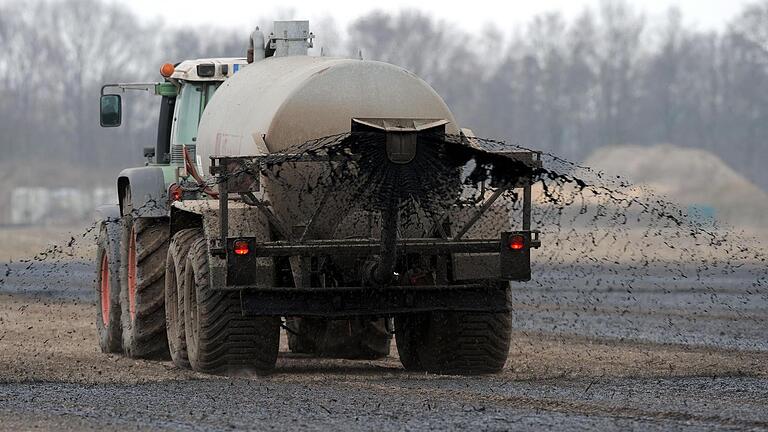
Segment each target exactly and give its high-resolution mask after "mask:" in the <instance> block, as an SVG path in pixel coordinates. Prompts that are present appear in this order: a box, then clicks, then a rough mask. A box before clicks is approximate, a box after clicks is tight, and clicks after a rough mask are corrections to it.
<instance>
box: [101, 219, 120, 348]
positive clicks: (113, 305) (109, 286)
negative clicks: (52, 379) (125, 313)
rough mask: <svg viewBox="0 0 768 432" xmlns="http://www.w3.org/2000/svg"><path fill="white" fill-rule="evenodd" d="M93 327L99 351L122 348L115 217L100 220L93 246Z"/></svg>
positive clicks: (118, 257)
mask: <svg viewBox="0 0 768 432" xmlns="http://www.w3.org/2000/svg"><path fill="white" fill-rule="evenodd" d="M96 304H97V305H98V307H97V308H96V311H97V312H96V331H97V333H98V335H99V347H100V348H101V352H105V353H119V352H122V351H123V340H122V337H123V334H122V332H123V329H122V325H121V323H120V314H121V311H120V230H119V227H118V226H117V223H116V222H115V221H104V222H102V223H101V229H100V230H99V239H98V241H97V249H96Z"/></svg>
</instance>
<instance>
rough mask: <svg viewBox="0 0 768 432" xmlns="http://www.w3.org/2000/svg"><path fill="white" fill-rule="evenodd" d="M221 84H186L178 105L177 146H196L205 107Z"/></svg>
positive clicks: (176, 122)
mask: <svg viewBox="0 0 768 432" xmlns="http://www.w3.org/2000/svg"><path fill="white" fill-rule="evenodd" d="M220 84H221V83H220V82H205V83H186V84H184V86H183V87H182V88H181V95H180V96H179V101H178V103H177V104H176V116H175V118H174V122H175V125H176V134H175V137H176V144H195V143H196V142H197V126H198V125H199V124H200V117H201V116H202V114H203V110H204V109H205V106H206V105H207V104H208V101H209V100H211V97H213V94H214V92H215V91H216V89H217V88H219V85H220Z"/></svg>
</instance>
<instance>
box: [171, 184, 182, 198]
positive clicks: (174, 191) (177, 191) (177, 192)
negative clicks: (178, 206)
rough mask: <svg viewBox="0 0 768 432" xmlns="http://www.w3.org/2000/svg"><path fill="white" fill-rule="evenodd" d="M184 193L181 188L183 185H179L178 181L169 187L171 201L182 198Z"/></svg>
mask: <svg viewBox="0 0 768 432" xmlns="http://www.w3.org/2000/svg"><path fill="white" fill-rule="evenodd" d="M183 193H184V191H183V190H182V189H181V186H179V185H177V184H176V183H174V184H172V185H171V186H170V187H169V188H168V196H169V197H170V198H171V202H173V201H179V200H181V196H182V195H183Z"/></svg>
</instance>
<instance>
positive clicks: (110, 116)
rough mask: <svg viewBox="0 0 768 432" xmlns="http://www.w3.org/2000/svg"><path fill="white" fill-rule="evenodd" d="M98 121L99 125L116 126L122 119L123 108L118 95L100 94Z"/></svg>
mask: <svg viewBox="0 0 768 432" xmlns="http://www.w3.org/2000/svg"><path fill="white" fill-rule="evenodd" d="M100 107H101V109H100V113H99V114H100V115H99V121H100V123H101V127H118V126H120V124H121V123H122V121H123V108H122V100H121V99H120V95H116V94H109V95H101V103H100Z"/></svg>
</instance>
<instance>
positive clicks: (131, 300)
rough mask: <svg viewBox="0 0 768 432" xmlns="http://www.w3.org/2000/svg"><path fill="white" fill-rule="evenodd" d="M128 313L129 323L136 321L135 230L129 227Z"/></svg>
mask: <svg viewBox="0 0 768 432" xmlns="http://www.w3.org/2000/svg"><path fill="white" fill-rule="evenodd" d="M128 311H129V312H130V314H131V321H133V320H135V319H136V230H135V229H134V228H133V227H131V238H130V240H129V241H128Z"/></svg>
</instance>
